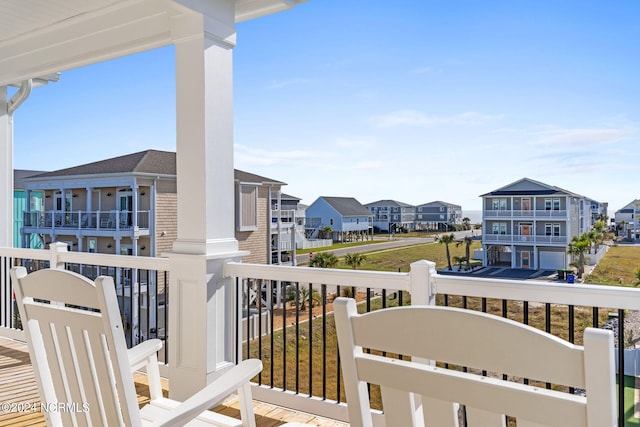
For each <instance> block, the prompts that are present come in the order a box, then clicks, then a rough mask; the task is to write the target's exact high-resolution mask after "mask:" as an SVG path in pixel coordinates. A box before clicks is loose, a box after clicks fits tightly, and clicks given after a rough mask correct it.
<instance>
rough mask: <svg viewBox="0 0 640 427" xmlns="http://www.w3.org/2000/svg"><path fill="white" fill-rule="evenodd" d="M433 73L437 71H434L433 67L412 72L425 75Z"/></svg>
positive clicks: (415, 69)
mask: <svg viewBox="0 0 640 427" xmlns="http://www.w3.org/2000/svg"><path fill="white" fill-rule="evenodd" d="M432 71H436V70H434V69H433V67H420V68H414V69H413V70H411V72H412V73H414V74H425V73H430V72H432Z"/></svg>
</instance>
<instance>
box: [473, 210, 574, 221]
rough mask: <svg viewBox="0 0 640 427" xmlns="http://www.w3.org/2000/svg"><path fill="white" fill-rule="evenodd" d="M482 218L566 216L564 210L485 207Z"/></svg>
mask: <svg viewBox="0 0 640 427" xmlns="http://www.w3.org/2000/svg"><path fill="white" fill-rule="evenodd" d="M482 216H483V218H485V219H486V218H558V219H559V218H567V211H566V210H563V209H561V210H554V209H549V210H544V209H538V210H533V209H530V210H518V209H513V210H512V209H485V210H483V211H482Z"/></svg>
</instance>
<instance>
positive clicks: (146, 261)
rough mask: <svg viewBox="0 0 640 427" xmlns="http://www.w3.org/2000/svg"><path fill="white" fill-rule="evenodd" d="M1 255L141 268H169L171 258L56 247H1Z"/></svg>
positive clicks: (165, 269) (163, 269) (164, 269)
mask: <svg viewBox="0 0 640 427" xmlns="http://www.w3.org/2000/svg"><path fill="white" fill-rule="evenodd" d="M0 256H4V257H9V258H25V259H37V260H42V261H51V260H52V256H55V261H56V262H68V263H75V264H87V265H101V266H106V267H124V268H140V269H146V270H160V271H168V270H169V258H158V257H147V256H132V255H111V254H98V253H88V252H67V251H64V250H63V251H56V250H55V249H26V248H5V247H0Z"/></svg>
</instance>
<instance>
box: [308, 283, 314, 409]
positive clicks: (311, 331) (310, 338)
mask: <svg viewBox="0 0 640 427" xmlns="http://www.w3.org/2000/svg"><path fill="white" fill-rule="evenodd" d="M312 323H313V285H312V284H311V283H309V332H308V334H307V342H308V343H309V396H310V397H311V396H313V392H312V390H313V388H312V386H313V330H312V327H311V326H312Z"/></svg>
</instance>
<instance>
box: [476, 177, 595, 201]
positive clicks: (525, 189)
mask: <svg viewBox="0 0 640 427" xmlns="http://www.w3.org/2000/svg"><path fill="white" fill-rule="evenodd" d="M552 194H565V195H569V196H574V197H580V198H584V196H582V195H580V194H577V193H573V192H571V191H568V190H565V189H563V188H560V187H556V186H553V185H549V184H545V183H543V182H540V181H536V180H533V179H530V178H522V179H519V180H517V181H515V182H512V183H511V184H507V185H505V186H504V187H500V188H498V189H497V190H493V191H491V192H489V193H486V194H482V195H480V197H486V196H520V195H523V196H544V195H552Z"/></svg>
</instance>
